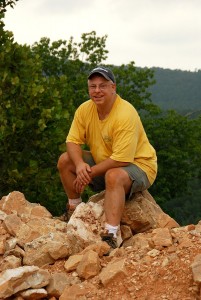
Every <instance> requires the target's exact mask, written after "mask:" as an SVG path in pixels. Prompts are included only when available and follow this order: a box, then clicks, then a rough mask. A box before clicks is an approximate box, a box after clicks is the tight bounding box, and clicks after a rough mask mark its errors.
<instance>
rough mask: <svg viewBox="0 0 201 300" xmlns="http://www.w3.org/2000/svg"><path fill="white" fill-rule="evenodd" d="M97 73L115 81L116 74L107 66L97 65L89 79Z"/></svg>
mask: <svg viewBox="0 0 201 300" xmlns="http://www.w3.org/2000/svg"><path fill="white" fill-rule="evenodd" d="M96 73H98V74H101V75H102V76H103V77H105V79H107V80H111V81H112V82H114V83H115V77H114V74H113V73H112V71H111V70H110V69H108V68H105V67H96V68H94V69H93V70H92V71H91V72H90V73H89V76H88V79H90V78H91V76H92V75H93V74H96Z"/></svg>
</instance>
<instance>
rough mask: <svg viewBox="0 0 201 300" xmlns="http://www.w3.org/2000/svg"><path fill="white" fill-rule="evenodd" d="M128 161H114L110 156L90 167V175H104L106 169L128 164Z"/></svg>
mask: <svg viewBox="0 0 201 300" xmlns="http://www.w3.org/2000/svg"><path fill="white" fill-rule="evenodd" d="M129 164H130V163H128V162H121V161H116V160H113V159H111V158H107V159H106V160H104V161H102V162H100V163H99V164H97V165H95V166H93V167H91V175H90V176H91V177H92V178H93V177H95V176H101V175H104V174H105V173H106V172H107V170H109V169H112V168H119V167H123V166H128V165H129Z"/></svg>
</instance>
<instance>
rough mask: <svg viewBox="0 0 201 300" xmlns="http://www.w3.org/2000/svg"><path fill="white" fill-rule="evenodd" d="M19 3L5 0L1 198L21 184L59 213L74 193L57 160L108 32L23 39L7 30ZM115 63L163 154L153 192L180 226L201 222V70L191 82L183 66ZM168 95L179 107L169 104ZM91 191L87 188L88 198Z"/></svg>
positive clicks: (0, 32)
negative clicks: (191, 115)
mask: <svg viewBox="0 0 201 300" xmlns="http://www.w3.org/2000/svg"><path fill="white" fill-rule="evenodd" d="M16 2H17V0H16V1H14V0H13V1H12V0H4V1H1V2H0V5H1V7H0V8H1V11H0V78H1V81H0V114H1V121H0V169H1V175H0V198H1V197H2V196H4V195H7V194H8V193H9V192H11V191H13V190H18V191H20V192H22V193H24V194H25V197H26V198H27V199H28V200H29V201H32V202H38V203H41V205H44V206H46V207H47V209H48V210H49V211H50V212H51V213H52V214H54V215H58V214H61V213H62V210H63V208H64V207H65V204H66V200H67V199H66V195H65V193H64V190H63V188H62V185H61V181H60V178H59V174H58V170H57V160H58V157H59V155H60V154H61V153H62V152H63V151H65V149H66V146H65V138H66V135H67V132H68V130H69V127H70V125H71V122H72V118H73V115H74V112H75V109H76V108H77V107H78V105H80V104H81V103H82V102H83V101H84V100H87V99H88V92H87V81H86V78H87V74H88V73H89V71H90V70H91V69H92V68H93V67H94V66H96V65H100V64H101V65H104V61H105V60H106V58H107V55H108V51H107V49H106V40H107V36H106V35H105V36H102V37H99V36H97V35H96V32H95V31H92V32H90V33H83V34H82V36H81V42H79V43H77V42H76V41H74V39H73V37H71V38H70V39H69V40H68V41H66V40H58V41H54V42H50V39H49V38H47V37H43V38H41V40H40V41H37V42H35V43H34V44H33V45H21V44H18V43H17V42H15V39H14V36H13V33H12V32H10V31H6V30H5V28H4V27H5V26H4V15H5V13H6V8H7V6H8V5H11V6H14V4H16ZM109 67H110V68H111V69H112V70H113V71H114V73H115V75H116V80H117V91H118V93H119V94H120V95H121V96H122V97H123V98H125V99H127V100H128V101H129V102H130V103H131V104H133V105H134V106H135V107H136V109H137V110H138V111H139V113H140V115H141V118H142V121H143V124H144V127H145V129H146V132H147V135H148V137H149V140H150V142H151V143H152V145H153V146H154V148H155V149H156V152H157V157H158V175H157V179H156V181H155V183H154V185H153V186H152V187H151V188H150V193H151V194H152V195H153V197H154V198H155V199H156V201H157V202H158V203H159V205H161V207H162V208H163V209H164V210H165V211H166V212H167V213H169V214H170V215H171V216H172V217H173V218H175V219H176V220H177V221H178V222H179V223H180V224H188V223H196V222H197V221H199V220H200V219H201V202H200V196H201V185H200V182H201V160H200V157H201V117H199V116H196V117H194V118H189V112H192V111H193V110H199V109H200V106H198V105H197V104H196V103H199V101H197V99H198V98H196V97H199V96H196V97H195V95H199V92H200V91H199V89H200V84H199V78H200V77H199V76H200V71H198V72H195V73H191V72H187V74H188V75H189V78H191V83H189V84H188V85H187V82H186V81H185V80H187V79H185V80H184V79H182V78H186V77H185V76H186V72H183V71H170V70H168V71H167V70H162V69H157V68H156V69H147V68H145V69H142V68H137V67H136V66H135V63H134V62H130V63H129V64H127V65H121V66H109ZM159 71H160V72H161V74H163V75H159V74H158V72H159ZM166 72H167V74H169V75H168V76H167V78H166V76H165V75H164V74H165V73H166ZM178 74H180V75H181V77H180V79H178ZM182 74H183V75H182ZM191 75H192V77H191ZM193 76H195V77H193ZM196 76H198V77H199V78H198V77H196ZM162 78H164V81H163V82H162V81H161V80H162ZM176 78H177V79H176ZM192 78H195V79H194V80H192ZM177 81H178V82H177ZM176 82H177V83H176ZM179 82H180V85H179ZM170 83H171V84H170ZM168 84H169V85H168ZM173 87H174V93H173ZM186 87H189V88H188V92H189V96H188V97H187V95H186V94H187V92H185V88H186ZM190 87H191V88H190ZM176 88H178V90H177V92H176ZM181 91H182V92H181ZM196 91H197V92H196ZM179 95H180V96H179ZM165 96H166V97H168V98H165ZM184 96H185V97H184ZM173 98H174V100H173ZM187 98H188V100H187ZM157 99H158V100H157ZM167 99H171V101H172V102H171V103H172V105H171V104H170V106H163V105H165V104H162V103H164V102H163V101H165V103H167V102H169V103H170V100H167ZM192 99H195V102H194V103H195V104H193V109H192V110H191V107H190V106H187V103H189V102H192ZM159 100H160V101H159ZM157 101H158V102H157ZM159 102H160V103H159ZM177 102H180V104H179V105H178V107H175V106H174V107H173V104H175V103H177ZM181 103H186V104H185V105H183V106H182V105H181ZM177 108H178V109H177ZM169 109H171V110H169ZM181 110H182V113H181ZM183 112H184V113H183ZM187 113H188V116H187ZM91 194H92V192H91V190H90V189H88V188H87V189H86V190H85V192H84V194H83V199H84V200H87V199H88V197H89V196H90V195H91Z"/></svg>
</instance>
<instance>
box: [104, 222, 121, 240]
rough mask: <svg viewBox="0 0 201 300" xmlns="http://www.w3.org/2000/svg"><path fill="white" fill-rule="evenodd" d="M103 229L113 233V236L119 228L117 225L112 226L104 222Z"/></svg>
mask: <svg viewBox="0 0 201 300" xmlns="http://www.w3.org/2000/svg"><path fill="white" fill-rule="evenodd" d="M105 229H106V230H107V231H108V233H113V235H114V238H116V237H117V230H118V229H119V226H118V225H117V226H112V225H110V224H108V223H105Z"/></svg>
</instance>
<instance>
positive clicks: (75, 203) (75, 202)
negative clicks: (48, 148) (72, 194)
mask: <svg viewBox="0 0 201 300" xmlns="http://www.w3.org/2000/svg"><path fill="white" fill-rule="evenodd" d="M80 203H82V198H81V197H79V198H77V199H68V204H69V207H70V209H75V208H76V207H77V206H78V205H79V204H80Z"/></svg>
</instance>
